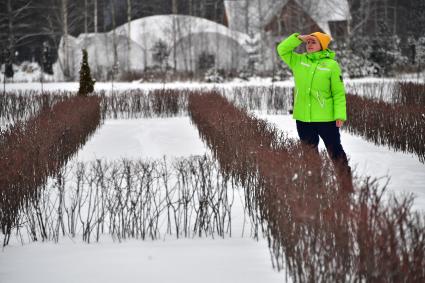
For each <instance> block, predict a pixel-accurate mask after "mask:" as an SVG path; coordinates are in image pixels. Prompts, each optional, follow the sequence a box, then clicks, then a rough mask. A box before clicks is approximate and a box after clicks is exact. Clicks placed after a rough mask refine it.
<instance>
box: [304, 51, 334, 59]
mask: <svg viewBox="0 0 425 283" xmlns="http://www.w3.org/2000/svg"><path fill="white" fill-rule="evenodd" d="M307 58H309V59H310V60H313V61H316V60H319V59H323V58H329V59H334V58H335V52H334V51H332V50H330V49H325V50H320V51H317V52H313V53H307Z"/></svg>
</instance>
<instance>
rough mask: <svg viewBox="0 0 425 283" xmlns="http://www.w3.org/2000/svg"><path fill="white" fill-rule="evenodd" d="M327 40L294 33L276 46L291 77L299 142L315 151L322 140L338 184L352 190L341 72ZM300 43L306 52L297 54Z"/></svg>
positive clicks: (328, 39) (326, 38)
mask: <svg viewBox="0 0 425 283" xmlns="http://www.w3.org/2000/svg"><path fill="white" fill-rule="evenodd" d="M330 41H331V37H330V36H329V35H327V34H325V33H321V32H314V33H312V34H309V35H300V34H299V33H294V34H292V35H291V36H289V37H288V38H287V39H285V40H284V41H282V42H281V43H280V44H279V45H278V47H277V52H278V54H279V56H280V57H281V58H282V60H283V61H284V62H285V63H286V64H288V66H289V68H290V69H291V70H292V72H293V74H294V79H295V96H294V112H293V117H294V119H295V120H296V123H297V131H298V136H299V137H300V140H301V141H302V142H303V143H305V144H308V145H310V146H312V147H313V148H314V149H316V151H318V149H317V147H318V144H319V137H321V138H322V140H323V142H324V143H325V146H326V149H327V151H328V154H329V156H330V157H331V159H332V161H333V163H334V165H335V168H336V172H337V176H338V179H339V181H340V184H341V185H342V187H343V188H344V189H346V190H349V191H351V190H352V179H351V168H350V166H348V160H347V155H346V154H345V152H344V149H343V148H342V145H341V139H340V133H339V128H340V127H342V125H343V124H344V122H345V121H346V120H347V113H346V102H345V89H344V83H343V81H342V76H341V69H340V67H339V65H338V62H336V61H335V60H334V59H333V58H334V57H335V52H333V51H331V50H329V49H328V45H329V42H330ZM302 43H305V44H306V49H307V53H303V54H299V53H296V52H295V51H294V49H295V48H297V47H298V46H299V45H300V44H302Z"/></svg>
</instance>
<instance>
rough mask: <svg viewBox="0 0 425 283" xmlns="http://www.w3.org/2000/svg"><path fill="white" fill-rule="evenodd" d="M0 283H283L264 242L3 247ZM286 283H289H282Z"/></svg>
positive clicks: (282, 278)
mask: <svg viewBox="0 0 425 283" xmlns="http://www.w3.org/2000/svg"><path fill="white" fill-rule="evenodd" d="M0 282H2V283H17V282H33V283H50V282H52V283H53V282H55V283H56V282H103V283H107V282H111V283H112V282H149V283H154V282H186V283H191V282H193V283H195V282H196V283H199V282H222V283H227V282H228V283H236V282H240V283H249V282H252V283H258V282H268V283H269V282H270V283H271V282H285V274H284V273H278V272H276V271H274V270H273V269H272V266H271V264H270V254H269V252H268V248H267V242H265V241H259V242H256V241H254V240H252V239H247V238H238V237H233V238H229V239H179V240H175V239H173V240H171V239H168V240H166V241H136V240H131V241H126V242H124V243H120V244H117V243H114V242H102V243H100V244H90V245H87V244H81V243H73V242H72V241H66V242H63V243H60V244H53V243H34V244H31V245H26V246H23V247H7V248H6V249H5V250H4V251H3V252H2V253H1V256H0ZM287 282H290V281H287Z"/></svg>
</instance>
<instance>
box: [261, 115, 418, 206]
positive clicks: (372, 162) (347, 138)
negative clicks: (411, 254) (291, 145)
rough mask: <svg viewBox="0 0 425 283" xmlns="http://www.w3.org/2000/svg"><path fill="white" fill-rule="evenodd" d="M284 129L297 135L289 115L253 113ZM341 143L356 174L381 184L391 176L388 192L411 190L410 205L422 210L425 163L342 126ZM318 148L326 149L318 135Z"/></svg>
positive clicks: (414, 156) (403, 192) (398, 192)
mask: <svg viewBox="0 0 425 283" xmlns="http://www.w3.org/2000/svg"><path fill="white" fill-rule="evenodd" d="M256 115H257V116H258V117H259V118H262V119H265V120H267V121H268V122H270V123H272V124H274V125H275V126H276V128H278V129H279V130H282V131H285V132H286V133H287V134H288V136H289V137H292V138H296V139H298V134H297V129H296V124H295V120H293V118H292V116H290V115H264V114H261V113H257V114H256ZM341 143H342V146H343V148H344V151H345V152H346V154H347V157H348V158H349V163H350V166H351V167H352V169H354V172H355V174H357V175H358V176H360V177H361V176H372V177H375V178H381V180H380V182H379V183H380V184H382V185H384V184H385V183H386V182H387V180H388V178H387V177H390V180H389V181H390V182H389V184H388V191H387V193H388V194H387V196H389V194H391V193H394V194H395V195H398V196H400V195H406V194H410V193H412V194H414V195H415V196H416V198H415V201H414V204H413V208H414V209H416V210H423V211H425V164H423V163H421V162H420V161H419V158H418V157H417V156H416V155H414V154H406V153H402V152H395V151H394V150H393V149H390V148H388V147H385V146H377V145H375V144H374V143H372V142H368V141H366V140H364V139H362V138H361V137H359V136H354V135H351V134H350V133H348V132H347V131H345V130H342V131H341ZM319 149H321V150H326V148H325V145H324V144H323V141H322V140H321V139H320V143H319Z"/></svg>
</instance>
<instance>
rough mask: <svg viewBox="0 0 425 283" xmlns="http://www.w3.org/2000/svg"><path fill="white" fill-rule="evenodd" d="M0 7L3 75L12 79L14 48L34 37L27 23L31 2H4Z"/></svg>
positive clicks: (0, 44)
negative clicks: (7, 70)
mask: <svg viewBox="0 0 425 283" xmlns="http://www.w3.org/2000/svg"><path fill="white" fill-rule="evenodd" d="M0 7H1V9H0V42H1V43H0V47H1V48H2V49H3V52H4V54H2V55H3V61H4V62H5V66H6V68H5V74H6V76H8V77H13V69H12V63H13V61H14V57H15V51H16V48H17V47H19V46H20V45H21V44H22V43H23V42H24V41H25V40H26V39H28V38H29V37H32V36H34V35H35V33H32V32H31V31H30V27H31V24H30V22H29V21H28V15H29V11H30V9H32V2H31V1H19V0H18V1H14V2H12V0H6V1H5V2H3V3H1V4H0ZM6 69H9V70H12V72H6ZM7 73H9V75H10V76H9V75H8V74H7Z"/></svg>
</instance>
